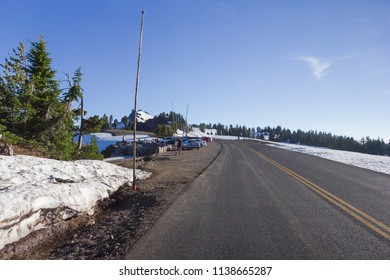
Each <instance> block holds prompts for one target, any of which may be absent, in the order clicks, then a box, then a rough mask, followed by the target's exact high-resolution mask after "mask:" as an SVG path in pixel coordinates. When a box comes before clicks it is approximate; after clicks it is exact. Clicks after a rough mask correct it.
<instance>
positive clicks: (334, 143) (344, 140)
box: [199, 123, 390, 155]
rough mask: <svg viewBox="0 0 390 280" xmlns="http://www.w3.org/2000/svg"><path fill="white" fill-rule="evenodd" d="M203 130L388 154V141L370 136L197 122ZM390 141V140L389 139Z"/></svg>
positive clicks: (389, 147) (336, 148) (389, 144)
mask: <svg viewBox="0 0 390 280" xmlns="http://www.w3.org/2000/svg"><path fill="white" fill-rule="evenodd" d="M199 127H200V128H201V129H202V128H203V131H205V130H204V128H208V129H216V130H217V133H218V134H220V135H230V136H240V137H251V138H258V139H264V138H265V135H267V136H268V139H269V140H270V141H275V142H287V143H292V144H302V145H307V146H317V147H325V148H330V149H335V150H343V151H351V152H360V153H366V154H372V155H390V142H387V143H386V142H385V141H384V140H383V139H379V138H378V139H371V138H370V137H364V138H361V139H360V141H358V140H355V139H354V138H353V137H348V136H340V135H334V134H332V133H329V132H321V131H320V132H318V131H315V130H310V131H306V132H305V131H303V130H300V129H298V130H294V131H291V130H290V129H286V128H282V127H281V126H277V127H274V128H271V127H270V126H267V127H264V128H261V127H256V128H253V127H252V128H249V127H246V126H245V125H244V126H238V125H236V126H233V125H229V126H227V125H222V124H220V123H218V124H213V125H212V124H204V123H201V124H199ZM389 141H390V140H389Z"/></svg>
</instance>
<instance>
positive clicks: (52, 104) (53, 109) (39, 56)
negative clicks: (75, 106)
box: [27, 37, 64, 140]
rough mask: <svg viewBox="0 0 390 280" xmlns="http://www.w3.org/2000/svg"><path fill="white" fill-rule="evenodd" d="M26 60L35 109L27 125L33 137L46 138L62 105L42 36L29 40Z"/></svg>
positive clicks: (54, 72)
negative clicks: (29, 47) (29, 46)
mask: <svg viewBox="0 0 390 280" xmlns="http://www.w3.org/2000/svg"><path fill="white" fill-rule="evenodd" d="M27 60H28V62H29V65H28V67H27V68H28V75H29V79H30V81H31V83H32V85H33V91H32V94H33V96H34V98H33V103H32V106H33V107H34V109H35V114H34V116H32V118H31V119H30V120H28V121H29V122H28V123H27V124H28V125H27V127H28V128H29V130H30V132H31V136H32V137H33V138H37V139H41V140H48V139H47V138H50V136H51V135H50V134H53V130H55V127H54V125H55V124H56V122H57V120H56V119H57V118H58V117H61V116H62V115H63V110H64V107H63V106H62V104H61V102H60V100H59V96H60V93H61V91H60V87H59V83H58V81H57V80H56V79H55V74H56V71H54V70H53V69H52V67H51V62H52V59H51V58H50V57H49V53H48V52H47V50H46V42H45V41H44V40H43V38H42V37H41V38H40V40H39V42H31V49H30V52H29V53H28V54H27Z"/></svg>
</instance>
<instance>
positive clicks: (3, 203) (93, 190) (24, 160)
mask: <svg viewBox="0 0 390 280" xmlns="http://www.w3.org/2000/svg"><path fill="white" fill-rule="evenodd" d="M136 175H137V178H139V179H145V178H147V177H149V176H150V173H146V172H143V171H140V170H137V171H136ZM132 178H133V177H132V170H129V169H127V168H123V167H120V166H117V165H113V164H110V163H106V162H102V161H93V160H80V161H74V162H64V161H57V160H52V159H45V158H36V157H30V156H21V155H19V156H13V157H7V156H0V249H2V248H3V247H4V246H5V245H6V244H8V243H11V242H14V241H17V240H19V239H20V238H22V237H24V236H27V235H28V234H29V233H31V232H33V231H36V230H38V229H41V228H44V227H45V226H47V225H48V222H49V221H48V219H47V217H46V215H47V211H46V210H48V209H56V208H61V209H62V210H61V211H60V213H59V216H60V219H63V220H66V219H68V218H70V217H71V216H73V215H75V214H77V213H87V214H93V211H94V206H95V204H96V202H97V201H99V200H103V199H104V198H107V197H108V196H109V195H110V193H113V192H115V191H116V190H117V189H118V188H119V187H120V186H122V185H124V184H126V183H131V182H132Z"/></svg>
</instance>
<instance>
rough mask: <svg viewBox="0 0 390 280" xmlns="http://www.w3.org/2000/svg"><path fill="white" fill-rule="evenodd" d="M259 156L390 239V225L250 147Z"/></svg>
mask: <svg viewBox="0 0 390 280" xmlns="http://www.w3.org/2000/svg"><path fill="white" fill-rule="evenodd" d="M249 148H250V149H251V150H252V151H253V152H254V153H255V154H256V155H257V156H259V157H260V158H262V159H264V160H265V161H267V162H269V163H270V164H272V165H274V166H276V167H278V168H279V169H281V170H282V171H284V172H285V173H287V174H288V175H289V176H291V177H292V178H294V179H295V180H297V181H299V182H301V183H302V184H304V185H305V186H307V187H308V188H310V189H311V190H313V191H314V192H316V193H317V194H319V195H320V196H321V197H323V198H325V199H326V200H327V201H329V202H330V203H332V204H333V205H336V206H337V207H339V208H340V209H342V210H344V211H345V212H346V213H348V214H349V215H351V216H352V217H354V218H355V219H356V220H358V221H359V222H361V223H363V224H365V225H366V226H367V227H369V228H370V229H372V230H373V231H375V232H376V233H378V234H379V235H381V236H383V237H384V238H386V239H387V240H390V227H388V226H387V225H385V224H383V223H381V222H379V221H378V220H376V219H374V218H373V217H371V216H370V215H368V214H367V213H365V212H363V211H361V210H360V209H358V208H356V207H354V206H352V205H351V204H349V203H348V202H346V201H344V200H342V199H341V198H339V197H337V196H335V195H334V194H332V193H330V192H328V191H326V190H324V189H323V188H321V187H320V186H318V185H316V184H315V183H313V182H311V181H309V180H308V179H306V178H304V177H302V176H301V175H299V174H297V173H295V172H294V171H292V170H290V169H288V168H287V167H285V166H283V165H281V164H280V163H278V162H276V161H274V160H273V159H271V158H269V157H267V156H265V155H263V154H262V153H260V152H258V151H256V150H255V149H253V148H251V147H249Z"/></svg>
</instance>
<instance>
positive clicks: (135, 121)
mask: <svg viewBox="0 0 390 280" xmlns="http://www.w3.org/2000/svg"><path fill="white" fill-rule="evenodd" d="M144 14H145V13H144V11H142V19H141V28H140V34H139V48H138V63H137V77H136V79H135V97H134V120H133V190H135V191H136V190H137V185H136V179H137V178H136V176H135V169H136V158H137V143H136V131H137V98H138V79H139V71H140V64H141V50H142V30H143V26H144Z"/></svg>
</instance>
